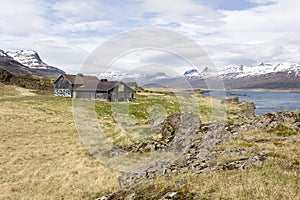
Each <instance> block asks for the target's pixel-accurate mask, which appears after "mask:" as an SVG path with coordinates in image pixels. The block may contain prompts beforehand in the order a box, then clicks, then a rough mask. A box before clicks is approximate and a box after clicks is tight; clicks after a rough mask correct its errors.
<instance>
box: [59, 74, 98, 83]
mask: <svg viewBox="0 0 300 200" xmlns="http://www.w3.org/2000/svg"><path fill="white" fill-rule="evenodd" d="M61 76H63V77H64V78H65V79H67V80H68V81H69V83H70V84H79V85H83V84H86V83H87V82H98V81H99V79H98V78H97V77H96V76H86V75H72V74H62V75H61ZM61 76H60V77H61ZM60 77H58V79H60ZM58 79H57V80H58ZM57 80H56V81H57ZM56 81H55V82H56ZM55 82H54V83H55Z"/></svg>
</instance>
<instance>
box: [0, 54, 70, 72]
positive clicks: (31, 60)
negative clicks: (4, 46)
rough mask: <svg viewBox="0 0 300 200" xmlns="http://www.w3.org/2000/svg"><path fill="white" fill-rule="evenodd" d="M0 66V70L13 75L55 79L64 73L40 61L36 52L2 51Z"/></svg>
mask: <svg viewBox="0 0 300 200" xmlns="http://www.w3.org/2000/svg"><path fill="white" fill-rule="evenodd" d="M0 64H1V67H2V68H5V69H6V70H8V71H10V72H11V73H14V74H16V75H20V74H30V75H37V76H47V77H57V76H59V75H60V74H64V73H65V72H64V71H63V70H61V69H58V68H56V67H52V66H49V65H47V64H46V63H44V62H43V61H42V59H41V58H40V56H39V55H38V53H37V52H36V51H33V50H20V51H3V50H0Z"/></svg>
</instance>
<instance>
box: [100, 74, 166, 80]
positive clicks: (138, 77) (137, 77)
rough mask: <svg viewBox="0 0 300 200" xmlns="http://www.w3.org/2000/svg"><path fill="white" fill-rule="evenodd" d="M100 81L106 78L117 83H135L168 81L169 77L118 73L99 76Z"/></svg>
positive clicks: (164, 75)
mask: <svg viewBox="0 0 300 200" xmlns="http://www.w3.org/2000/svg"><path fill="white" fill-rule="evenodd" d="M98 77H99V78H100V79H102V78H105V79H108V80H117V81H128V82H130V81H135V82H145V81H155V80H162V79H168V78H169V76H168V75H166V74H165V73H163V72H158V73H155V74H151V75H149V74H143V73H134V72H132V73H117V72H103V73H100V74H99V75H98Z"/></svg>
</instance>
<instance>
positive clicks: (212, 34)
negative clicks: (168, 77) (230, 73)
mask: <svg viewBox="0 0 300 200" xmlns="http://www.w3.org/2000/svg"><path fill="white" fill-rule="evenodd" d="M0 9H1V13H0V44H1V47H0V49H3V50H18V49H34V50H36V51H37V52H38V53H39V54H40V56H41V58H42V59H43V60H44V61H45V62H46V63H48V64H51V65H54V66H58V67H61V68H62V69H64V70H66V71H67V72H74V73H75V72H76V71H78V70H79V69H80V67H81V65H82V63H83V62H84V61H85V59H86V58H87V56H88V55H89V54H90V53H91V52H92V51H93V50H94V49H95V48H96V47H98V46H99V45H101V44H102V43H103V42H104V41H106V40H107V39H109V38H111V37H113V36H114V35H116V34H120V33H122V32H125V31H130V30H131V29H136V28H145V27H151V28H163V29H166V30H170V31H174V32H177V33H179V34H182V35H184V36H186V37H187V38H190V39H192V40H194V41H195V42H196V43H198V44H199V45H200V46H201V47H202V48H203V49H204V50H205V51H206V52H207V53H208V55H209V57H210V58H211V60H212V61H213V62H214V63H215V65H216V66H217V67H218V68H223V67H225V66H229V65H238V64H245V65H250V64H256V63H260V62H282V61H289V62H300V27H299V23H298V22H297V19H300V12H299V9H300V2H299V1H294V0H224V1H221V0H164V1H162V0H160V1H158V0H130V1H129V0H48V1H47V0H40V1H36V0H10V1H2V2H1V3H0ZM140 55H143V58H140V60H139V61H137V59H138V58H137V57H136V56H131V59H132V58H133V57H135V60H134V61H133V62H134V63H135V64H136V63H139V62H140V64H141V65H142V64H143V63H142V60H149V59H147V57H149V58H153V59H155V60H157V58H154V57H155V56H153V54H152V55H150V53H149V54H147V53H143V54H140ZM158 57H161V56H158ZM128 59H130V56H129V57H128ZM162 60H165V59H164V58H162ZM126 62H127V64H128V63H129V65H130V60H127V61H126ZM182 69H183V68H182Z"/></svg>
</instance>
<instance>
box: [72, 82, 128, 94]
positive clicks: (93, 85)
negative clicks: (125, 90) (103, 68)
mask: <svg viewBox="0 0 300 200" xmlns="http://www.w3.org/2000/svg"><path fill="white" fill-rule="evenodd" d="M120 83H122V82H120V81H107V82H102V81H98V82H94V81H90V82H88V83H86V84H84V85H82V86H80V87H78V88H76V89H74V91H81V92H91V91H93V92H107V91H109V90H111V89H113V88H115V87H116V86H118V85H119V84H120Z"/></svg>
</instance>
